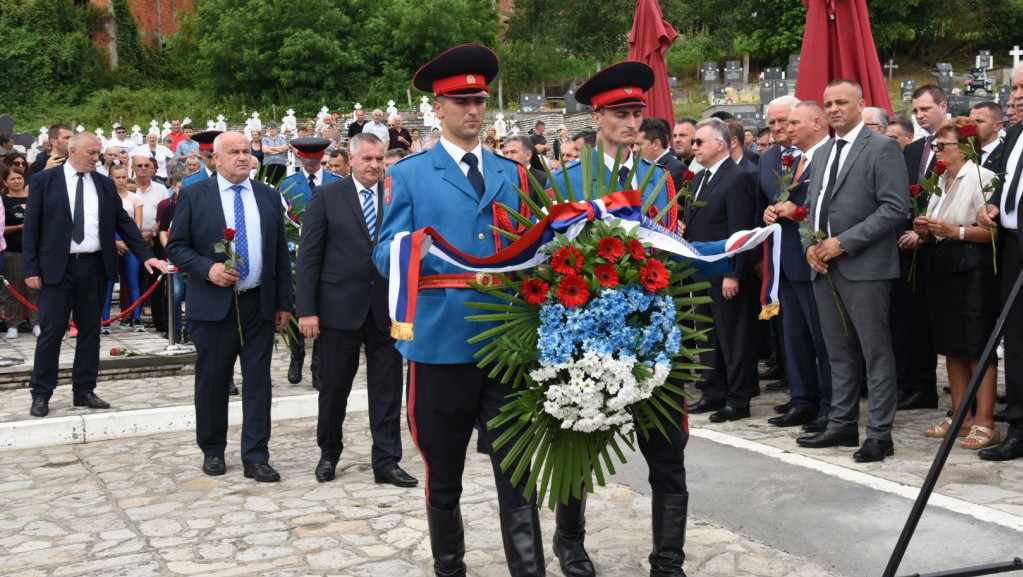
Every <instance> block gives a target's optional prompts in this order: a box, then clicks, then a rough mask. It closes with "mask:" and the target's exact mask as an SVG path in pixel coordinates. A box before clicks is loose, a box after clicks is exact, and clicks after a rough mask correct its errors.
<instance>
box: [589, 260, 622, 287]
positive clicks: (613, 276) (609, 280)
mask: <svg viewBox="0 0 1023 577" xmlns="http://www.w3.org/2000/svg"><path fill="white" fill-rule="evenodd" d="M593 272H594V274H596V275H597V280H599V281H600V286H602V287H607V288H615V287H616V286H618V270H617V269H615V265H613V264H598V265H597V266H595V267H593Z"/></svg>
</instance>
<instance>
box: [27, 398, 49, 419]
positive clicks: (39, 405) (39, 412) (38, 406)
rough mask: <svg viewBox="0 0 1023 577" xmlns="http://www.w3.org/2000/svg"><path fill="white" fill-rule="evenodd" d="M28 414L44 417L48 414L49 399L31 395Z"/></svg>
mask: <svg viewBox="0 0 1023 577" xmlns="http://www.w3.org/2000/svg"><path fill="white" fill-rule="evenodd" d="M28 414H30V415H32V416H33V417H45V416H46V415H49V414H50V399H47V398H45V397H32V408H31V409H29V410H28Z"/></svg>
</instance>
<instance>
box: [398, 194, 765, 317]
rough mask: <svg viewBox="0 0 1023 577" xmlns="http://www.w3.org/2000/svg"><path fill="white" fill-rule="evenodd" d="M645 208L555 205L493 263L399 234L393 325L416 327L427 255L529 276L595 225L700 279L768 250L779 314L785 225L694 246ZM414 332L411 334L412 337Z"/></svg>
mask: <svg viewBox="0 0 1023 577" xmlns="http://www.w3.org/2000/svg"><path fill="white" fill-rule="evenodd" d="M641 206H642V194H641V192H640V191H638V190H627V191H620V192H615V193H611V194H609V195H607V196H605V197H603V198H601V199H598V200H590V201H582V202H568V203H560V204H554V205H552V206H551V207H550V213H549V214H547V216H545V217H544V218H543V220H541V221H539V222H538V223H536V224H535V225H533V227H532V228H530V229H529V230H528V231H526V232H525V234H523V235H522V237H521V238H519V239H518V240H517V241H515V242H514V243H512V244H511V246H509V247H507V248H505V249H504V250H501V251H500V252H497V253H495V254H493V255H491V256H488V257H474V256H470V255H467V254H465V253H464V252H462V251H460V250H458V249H457V248H455V247H454V246H453V245H451V243H449V242H448V241H446V240H444V237H442V236H441V235H440V234H439V233H437V231H436V230H434V229H433V228H432V227H426V228H423V229H420V230H417V231H415V232H412V233H409V232H401V233H398V234H397V235H395V237H394V239H393V241H392V243H391V270H390V286H389V289H390V294H389V300H390V312H391V320H392V321H393V322H394V323H396V324H399V325H401V326H406V325H407V326H411V324H412V321H413V319H414V318H415V309H416V298H417V294H418V292H419V269H420V263H421V262H422V259H423V258H424V257H425V256H426V255H427V254H430V255H433V256H435V257H437V258H439V259H441V260H443V261H445V262H449V263H451V264H453V265H455V266H458V267H460V268H462V269H465V270H466V271H472V272H488V273H500V272H511V271H517V270H523V269H528V268H533V267H535V266H537V265H538V264H541V263H543V262H544V261H546V260H547V259H548V258H550V254H548V253H546V252H543V251H542V249H543V248H544V247H546V246H547V245H549V244H551V243H553V242H555V241H556V240H557V237H556V235H558V234H561V235H564V236H565V237H566V238H568V239H569V240H571V239H573V238H575V237H576V236H578V235H579V234H580V233H581V232H582V230H583V229H584V228H585V227H586V225H587V223H589V222H591V221H595V220H603V221H608V222H610V221H613V220H616V219H618V220H620V221H621V222H620V226H621V227H623V228H624V229H626V230H627V231H630V232H633V231H634V232H635V233H636V234H637V235H638V236H639V237H640V238H641V239H642V240H643V241H644V242H645V243H647V244H649V245H650V246H651V247H653V248H656V249H658V250H665V251H668V252H671V253H673V254H677V255H679V256H680V257H682V258H685V259H692V260H694V261H696V263H697V268H698V269H699V272H698V274H724V273H726V272H728V269H729V267H728V265H727V259H729V258H731V257H733V256H735V255H737V254H739V253H741V252H746V251H749V250H753V249H755V248H756V247H758V246H760V245H761V244H763V245H764V282H763V286H762V287H761V294H760V297H761V304H762V305H763V307H764V308H763V311H762V312H761V317H765V316H767V317H770V316H774V314H777V311H778V271H779V270H780V266H779V263H780V259H781V251H780V247H781V227H780V226H779V225H777V224H773V225H771V226H768V227H762V228H755V229H752V230H745V231H739V232H736V233H734V234H732V235H731V236H730V237H728V239H726V240H721V241H717V242H709V243H695V244H693V243H690V242H689V241H687V240H685V239H684V238H682V237H681V236H679V235H677V234H675V233H674V232H672V231H670V230H668V229H667V228H665V227H664V226H662V225H660V224H659V223H655V222H654V221H653V220H651V219H650V218H648V217H647V216H645V215H643V213H642V210H641ZM711 263H718V264H717V265H712V264H711ZM411 332H412V331H408V333H409V334H411Z"/></svg>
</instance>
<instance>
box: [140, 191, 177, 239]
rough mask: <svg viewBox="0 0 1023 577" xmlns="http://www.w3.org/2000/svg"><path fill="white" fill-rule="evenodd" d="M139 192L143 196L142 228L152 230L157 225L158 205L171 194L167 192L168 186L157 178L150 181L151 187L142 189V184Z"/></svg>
mask: <svg viewBox="0 0 1023 577" xmlns="http://www.w3.org/2000/svg"><path fill="white" fill-rule="evenodd" d="M138 194H139V196H141V197H142V230H143V231H147V230H149V231H151V230H153V228H155V227H156V207H157V206H159V204H160V203H161V202H163V201H164V200H166V199H167V198H169V197H170V194H168V193H167V187H165V186H164V185H162V184H160V183H159V182H156V181H155V180H153V181H150V183H149V188H147V189H145V190H142V185H141V184H140V185H139V187H138Z"/></svg>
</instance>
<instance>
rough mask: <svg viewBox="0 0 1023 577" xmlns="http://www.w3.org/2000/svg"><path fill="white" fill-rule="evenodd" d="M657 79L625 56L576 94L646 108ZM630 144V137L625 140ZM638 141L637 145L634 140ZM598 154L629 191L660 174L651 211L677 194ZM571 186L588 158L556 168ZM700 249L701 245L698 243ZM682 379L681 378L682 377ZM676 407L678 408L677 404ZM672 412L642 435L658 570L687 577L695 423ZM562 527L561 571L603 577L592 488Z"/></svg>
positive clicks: (649, 191) (607, 174) (674, 214)
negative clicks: (593, 540)
mask: <svg viewBox="0 0 1023 577" xmlns="http://www.w3.org/2000/svg"><path fill="white" fill-rule="evenodd" d="M653 84H654V73H653V70H651V69H650V67H649V66H647V65H645V64H643V63H640V62H619V63H617V64H614V65H612V66H609V67H607V68H605V69H604V70H602V71H601V72H598V73H597V74H596V75H594V76H593V77H591V78H590V79H589V80H587V81H586V82H585V83H584V84H583V85H582V86H580V87H579V89H578V90H577V91H576V100H578V101H579V102H580V103H582V104H591V105H592V106H593V109H594V111H595V112H594V116H596V115H597V114H599V113H600V110H601V109H602V108H621V107H633V108H635V107H645V106H646V96H645V92H646V91H647V90H649V89H650V88H651V87H652V86H653ZM623 144H624V143H623ZM630 144H631V143H630ZM616 148H617V145H615V146H609V144H608V143H606V142H605V145H604V149H605V153H606V154H614V153H615V152H616ZM592 154H593V163H592V164H593V174H594V178H595V179H600V178H603V179H604V182H605V183H607V184H608V187H609V189H612V190H629V189H632V188H635V186H636V185H637V184H638V183H641V182H642V181H643V179H644V178H645V177H646V175H647V173H648V172H649V171H650V170H655V171H656V172H655V173H654V175H653V176H652V177H651V178H650V182H649V183H648V184H647V186H646V187H645V188H644V189H643V201H644V203H646V201H647V200H648V199H649V198H650V196H651V195H656V197H655V199H654V202H653V204H652V205H651V211H650V212H651V214H648V215H647V216H651V217H653V216H655V215H656V214H659V212H660V211H661V210H664V208H665V207H666V206H667V204H668V202H669V201H670V200H671V199H672V198H673V197H674V196H675V190H674V183H673V181H672V180H671V177H670V173H669V172H668V171H667V169H665V168H663V167H661V166H658V165H655V164H653V163H651V162H649V161H647V160H646V159H643V158H638V157H636V156H635V155H632V162H638V165H637V166H636V174H635V181H633V182H626V183H624V184H623V183H622V180H623V177H624V176H625V175H621V176H620V175H615V174H612V173H611V170H610V168H608V166H607V164H606V163H605V159H603V158H600V157H598V153H597V151H596V150H594V151H593V152H592ZM665 174H667V175H668V179H667V180H666V182H665V184H663V185H660V186H658V184H659V183H660V181H661V179H662V176H663V175H665ZM553 177H554V180H555V181H557V182H558V183H559V184H560V185H561V186H562V189H563V190H564V185H565V180H566V178H567V179H568V181H569V182H571V184H572V189H573V191H575V194H576V195H579V194H580V193H579V192H578V191H580V190H582V186H583V184H582V163H581V162H578V161H576V162H573V163H571V164H569V165H568V166H566V167H565V168H564V169H563V170H559V171H558V172H555V173H554V174H553ZM679 208H680V207H678V205H677V204H676V205H675V207H673V208H672V209H670V210H669V214H668V215H666V216H665V217H664V218H663V219H662V220H661V224H663V225H664V226H665V227H666V228H669V229H670V230H672V231H675V232H677V231H678V230H679V229H678V227H679V225H680V224H682V222H681V220H682V219H680V218H678V209H679ZM697 248H699V247H697ZM676 384H678V385H681V383H679V382H676ZM675 400H676V402H677V403H678V405H679V406H685V404H684V403H685V399H684V398H681V397H679V398H676V399H675ZM669 410H671V409H669ZM672 413H673V414H672V417H673V418H674V420H675V423H676V424H677V425H678V427H677V428H675V427H671V426H666V427H665V432H666V433H667V437H665V436H664V435H662V434H660V433H659V432H656V431H655V432H653V433H651V435H650V438H649V439H644V438H643V436H642V435H638V438H637V440H638V444H639V449H640V452H641V453H642V454H643V458H645V459H646V462H647V466H648V467H649V470H650V475H649V480H650V488H651V489H652V490H653V491H652V500H653V507H652V521H653V551H652V552H651V554H650V574H651V575H658V576H662V575H663V576H674V577H684V576H685V572H684V571H683V570H682V563H683V561H684V560H685V553H684V551H683V547H684V545H685V528H686V518H687V514H688V504H689V493H688V490H687V488H686V468H685V457H684V454H683V450H684V449H685V446H686V443H687V442H688V441H689V425H688V421H687V420H686V416H685V414H683V413H678V412H677V411H673V410H672ZM555 518H556V521H557V530H556V531H555V533H554V553H555V555H557V557H558V561H559V562H560V564H561V570H562V572H563V573H564V574H565V575H566V576H567V577H592V576H594V575H596V571H595V570H594V568H593V564H592V563H591V561H590V558H589V556H588V555H587V553H586V550H585V548H584V539H585V536H586V492H585V491H584V492H583V493H582V499H581V500H574V499H570V500H569V502H568V503H567V504H562V503H561V502H560V501H559V502H558V504H557V509H556V511H555Z"/></svg>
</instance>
